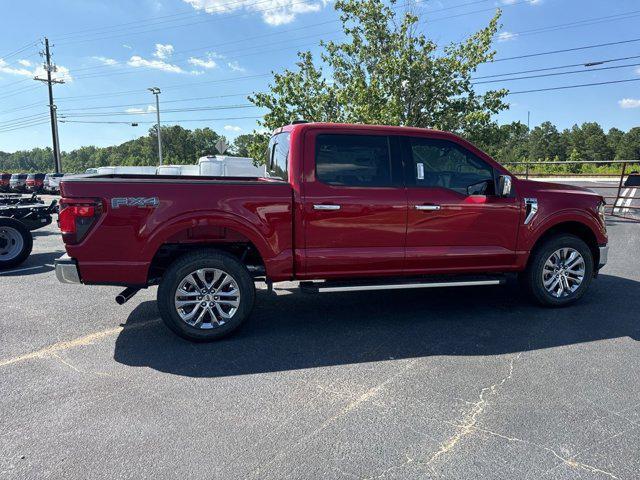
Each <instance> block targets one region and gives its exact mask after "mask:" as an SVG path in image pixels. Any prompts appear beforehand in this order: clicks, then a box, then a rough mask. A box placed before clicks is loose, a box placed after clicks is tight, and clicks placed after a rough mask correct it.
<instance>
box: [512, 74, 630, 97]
mask: <svg viewBox="0 0 640 480" xmlns="http://www.w3.org/2000/svg"><path fill="white" fill-rule="evenodd" d="M639 81H640V78H628V79H625V80H610V81H608V82H594V83H581V84H577V85H563V86H561V87H549V88H536V89H534V90H520V91H518V92H509V93H508V95H519V94H521V93H535V92H550V91H552V90H567V89H570V88H582V87H595V86H597V85H611V84H614V83H627V82H639Z"/></svg>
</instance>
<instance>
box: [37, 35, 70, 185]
mask: <svg viewBox="0 0 640 480" xmlns="http://www.w3.org/2000/svg"><path fill="white" fill-rule="evenodd" d="M40 54H41V55H44V57H45V63H44V69H45V71H46V72H47V78H38V77H34V78H33V79H34V80H38V81H40V82H46V83H47V86H48V88H49V115H50V117H51V138H52V140H53V161H54V167H55V171H56V173H60V172H61V171H62V164H61V163H60V142H58V118H57V115H56V105H55V103H53V84H54V83H64V80H61V79H58V80H57V79H53V78H51V72H55V71H57V68H56V66H55V65H53V64H52V63H51V51H50V50H49V39H48V38H46V37H45V39H44V52H40Z"/></svg>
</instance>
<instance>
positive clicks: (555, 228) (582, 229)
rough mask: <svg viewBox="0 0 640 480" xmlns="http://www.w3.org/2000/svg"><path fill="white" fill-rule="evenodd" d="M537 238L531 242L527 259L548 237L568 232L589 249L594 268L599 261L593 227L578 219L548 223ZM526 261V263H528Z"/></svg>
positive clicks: (598, 251) (596, 239)
mask: <svg viewBox="0 0 640 480" xmlns="http://www.w3.org/2000/svg"><path fill="white" fill-rule="evenodd" d="M541 230H542V231H540V232H539V234H538V236H537V238H536V239H535V241H534V242H533V245H532V247H531V253H530V254H529V261H531V257H532V255H531V254H532V253H533V252H534V251H535V250H536V249H537V248H539V247H540V245H542V244H543V243H544V242H546V241H547V240H548V239H549V238H552V237H555V236H558V235H562V234H569V235H574V236H576V237H578V238H580V239H581V240H583V241H584V242H585V243H586V244H587V246H588V247H589V250H590V251H591V255H592V257H593V263H594V269H595V268H596V266H597V265H598V263H599V262H600V249H599V244H598V237H597V236H596V234H595V232H594V231H593V229H592V228H591V227H590V226H589V225H587V224H586V223H584V222H581V221H579V220H563V221H559V222H557V223H554V224H553V225H548V226H546V228H544V229H541ZM529 261H528V262H527V264H528V263H529Z"/></svg>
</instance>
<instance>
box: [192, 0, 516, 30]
mask: <svg viewBox="0 0 640 480" xmlns="http://www.w3.org/2000/svg"><path fill="white" fill-rule="evenodd" d="M183 1H184V2H186V3H188V4H189V5H191V6H192V7H193V8H195V9H196V10H204V11H205V12H207V13H211V14H220V13H228V12H234V11H238V10H246V11H249V12H259V13H261V14H262V19H263V20H264V21H265V22H266V23H268V24H269V25H282V24H285V23H291V22H293V21H294V20H295V19H296V16H297V15H300V14H303V13H310V12H318V11H320V10H321V9H322V8H323V7H324V6H326V5H327V4H328V3H329V2H330V1H331V0H302V1H301V0H266V1H260V2H256V1H255V0H237V1H234V2H229V1H228V0H183ZM514 1H515V0H514Z"/></svg>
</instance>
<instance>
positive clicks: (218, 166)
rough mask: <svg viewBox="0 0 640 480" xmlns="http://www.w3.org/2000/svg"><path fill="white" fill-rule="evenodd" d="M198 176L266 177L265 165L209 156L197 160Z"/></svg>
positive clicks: (243, 159)
mask: <svg viewBox="0 0 640 480" xmlns="http://www.w3.org/2000/svg"><path fill="white" fill-rule="evenodd" d="M198 165H199V166H200V175H204V176H210V177H266V176H267V169H266V166H265V165H259V166H256V165H255V164H254V160H253V158H245V157H227V156H224V155H215V156H214V155H209V156H206V157H200V159H198Z"/></svg>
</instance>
